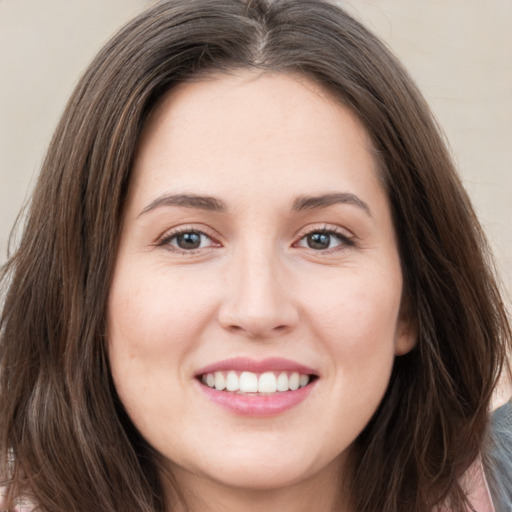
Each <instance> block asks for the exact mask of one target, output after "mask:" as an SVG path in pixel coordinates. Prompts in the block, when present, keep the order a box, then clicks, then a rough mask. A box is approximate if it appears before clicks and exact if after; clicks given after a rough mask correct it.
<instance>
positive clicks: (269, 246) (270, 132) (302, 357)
mask: <svg viewBox="0 0 512 512" xmlns="http://www.w3.org/2000/svg"><path fill="white" fill-rule="evenodd" d="M401 297H402V275H401V269H400V261H399V256H398V253H397V248H396V241H395V237H394V230H393V225H392V221H391V214H390V208H389V204H388V200H387V197H386V194H385V193H384V191H383V188H382V186H381V184H380V181H379V178H378V171H377V168H376V163H375V160H374V158H373V156H372V152H371V146H370V142H369V140H368V137H367V134H366V133H365V130H364V129H363V127H362V126H361V124H360V123H359V122H358V120H357V119H356V118H355V116H354V115H353V114H352V113H351V112H350V111H349V110H348V109H347V108H346V107H344V106H343V105H342V104H341V103H340V102H339V101H337V100H336V99H334V98H333V97H332V96H330V94H329V93H327V92H326V91H324V90H323V89H322V88H321V87H319V86H318V85H316V84H315V83H313V82H311V81H309V80H308V79H306V78H303V77H301V76H298V75H285V74H256V73H252V72H248V71H247V72H237V73H234V74H231V75H218V76H214V77H209V78H206V79H204V80H201V81H198V82H194V83H186V84H182V85H180V86H179V87H177V88H176V89H174V90H173V91H171V92H170V93H169V94H168V95H167V96H166V98H165V99H164V100H163V101H162V102H161V104H160V105H159V106H158V108H157V110H156V111H155V112H154V113H153V115H152V117H151V118H150V120H149V123H148V124H147V126H146V127H145V130H144V133H143V136H142V139H141V141H140V145H139V148H138V152H137V158H136V162H135V168H134V177H133V181H132V184H131V188H130V194H129V198H128V203H127V209H126V213H125V218H124V223H123V227H122V234H121V243H120V247H119V252H118V256H117V263H116V268H115V275H114V279H113V282H112V287H111V291H110V297H109V305H108V326H109V328H108V339H109V357H110V362H111V367H112V374H113V378H114V382H115V385H116V389H117V391H118V393H119V396H120V399H121V400H122V402H123V404H124V406H125V408H126V410H127V412H128V414H129V416H130V417H131V419H132V421H133V423H134V424H135V426H136V427H137V428H138V430H139V431H140V432H141V434H142V435H143V436H144V438H145V439H146V440H147V442H148V443H149V444H150V445H151V446H153V447H154V448H155V450H156V451H157V453H158V454H159V457H160V459H161V462H162V464H163V466H164V468H165V471H164V472H165V473H171V474H172V475H173V478H174V480H175V482H176V483H177V486H178V487H179V489H180V491H181V492H182V494H183V496H184V497H185V499H186V501H187V504H188V506H189V508H190V510H192V511H194V512H197V511H204V510H208V511H209V512H218V511H225V512H228V511H230V512H231V511H233V512H234V511H236V512H248V511H251V512H256V511H267V512H268V511H277V510H279V511H280V512H300V511H303V512H305V511H311V510H315V511H316V512H327V511H332V510H335V509H336V510H338V511H348V510H349V508H348V504H347V500H345V499H344V498H343V496H341V498H340V478H341V476H342V475H343V473H344V471H345V470H346V469H347V468H346V456H347V454H348V453H349V450H350V447H351V445H352V443H353V442H354V440H355V438H356V437H357V436H358V434H359V433H360V432H361V431H362V430H363V429H364V427H365V425H366V424H367V423H368V421H369V420H370V418H371V416H372V415H373V413H374V412H375V410H376V409H377V407H378V405H379V403H380V401H381V399H382V396H383V394H384V392H385V390H386V387H387V385H388V381H389V377H390V373H391V369H392V365H393V361H394V358H395V356H397V355H401V354H404V353H405V352H407V351H409V350H410V349H411V348H412V346H413V344H414V332H413V330H412V329H411V328H410V326H409V324H408V322H407V321H406V319H404V318H402V315H401V311H400V304H401ZM275 358H279V360H278V361H276V359H275ZM226 360H227V363H226ZM283 360H284V361H285V362H283ZM230 365H231V366H232V367H233V368H230ZM215 370H218V371H217V374H220V375H221V376H220V377H219V376H218V375H215ZM230 370H232V372H230ZM243 370H250V372H249V377H248V378H249V380H251V379H252V380H254V379H256V381H257V380H258V378H260V377H261V374H262V373H266V374H267V378H268V379H269V380H270V384H269V385H270V389H271V391H270V392H267V393H257V392H251V393H247V392H245V393H241V394H240V393H236V392H234V391H226V390H215V389H212V386H215V385H217V384H219V382H218V381H217V382H214V381H215V377H216V376H217V377H218V379H221V380H222V379H224V378H227V377H228V373H231V374H232V375H231V377H233V375H234V376H235V377H239V375H240V374H241V372H242V371H243ZM295 370H296V371H295ZM282 373H284V374H285V375H286V377H289V381H287V382H288V384H289V387H291V388H294V387H295V385H292V383H291V381H292V379H293V377H292V373H297V377H298V378H301V379H300V380H301V383H300V385H302V386H304V387H300V388H299V389H298V390H294V389H291V390H288V391H278V392H274V391H273V389H272V386H276V384H275V382H276V379H278V378H279V376H280V374H282ZM208 374H209V376H208ZM254 376H255V377H254ZM208 379H209V384H208V382H207V381H208ZM273 379H274V380H273ZM244 386H245V384H244ZM219 387H222V383H221V384H219ZM244 389H245V388H244ZM265 389H266V388H265ZM287 389H288V388H287ZM242 391H243V390H242ZM219 397H220V398H219ZM290 397H292V398H290ZM167 491H168V495H169V499H170V500H171V498H172V495H173V493H172V486H171V485H170V484H169V485H168V489H167ZM172 510H173V511H174V510H177V508H173V509H172Z"/></svg>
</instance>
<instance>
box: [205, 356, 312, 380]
mask: <svg viewBox="0 0 512 512" xmlns="http://www.w3.org/2000/svg"><path fill="white" fill-rule="evenodd" d="M229 370H235V371H241V372H244V371H246V372H253V373H264V372H272V371H274V372H279V371H289V372H298V373H302V374H305V375H318V372H316V371H315V370H314V369H313V368H310V367H309V366H306V365H303V364H300V363H297V362H296V361H292V360H291V359H284V358H281V357H270V358H266V359H261V360H256V359H251V358H247V357H235V358H230V359H224V360H222V361H217V362H216V363H212V364H209V365H207V366H205V367H203V368H201V369H200V370H199V371H197V372H196V377H199V376H201V375H204V374H205V373H214V372H222V371H229Z"/></svg>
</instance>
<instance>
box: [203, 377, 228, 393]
mask: <svg viewBox="0 0 512 512" xmlns="http://www.w3.org/2000/svg"><path fill="white" fill-rule="evenodd" d="M206 383H208V379H206ZM210 387H211V386H210ZM215 389H216V390H217V391H222V390H223V389H226V379H225V378H224V374H223V373H222V372H215Z"/></svg>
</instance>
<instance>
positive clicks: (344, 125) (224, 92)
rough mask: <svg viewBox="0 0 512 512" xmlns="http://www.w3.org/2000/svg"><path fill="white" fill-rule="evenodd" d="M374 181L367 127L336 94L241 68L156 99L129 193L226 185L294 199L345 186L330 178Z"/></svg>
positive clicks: (356, 183) (290, 77)
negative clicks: (263, 188) (272, 190)
mask: <svg viewBox="0 0 512 512" xmlns="http://www.w3.org/2000/svg"><path fill="white" fill-rule="evenodd" d="M377 175H378V173H377V164H376V159H375V158H374V152H373V149H372V145H371V142H370V140H369V137H368V135H367V132H366V130H365V129H364V127H363V125H362V124H361V123H360V122H359V120H358V119H357V117H356V116H355V115H354V114H353V113H352V111H351V110H350V109H349V108H347V107H346V106H345V105H343V104H342V102H341V101H340V100H339V99H337V98H335V97H334V95H333V94H331V93H330V92H328V91H327V90H325V89H324V88H323V87H321V86H320V85H318V84H317V83H316V82H314V81H312V80H310V79H308V78H306V77H303V76H301V75H297V74H282V73H256V72H252V71H241V72H236V73H234V74H229V75H227V74H223V75H211V76H207V77H205V78H203V79H201V80H199V81H194V82H187V83H183V84H180V85H179V86H177V87H176V88H174V89H173V90H171V91H170V92H169V93H168V94H167V95H166V96H165V97H164V98H163V99H162V101H161V102H160V104H159V105H158V106H157V108H156V109H155V111H154V112H153V114H152V116H151V117H150V119H149V120H148V123H147V125H146V126H145V129H144V131H143V134H142V137H141V140H140V142H139V147H138V151H137V156H136V161H135V167H134V180H133V182H134V187H133V188H139V189H140V188H141V187H143V188H144V189H147V188H148V187H149V188H153V189H155V190H156V189H159V190H161V191H165V190H166V189H168V188H169V187H172V188H175V187H178V188H181V189H182V190H179V191H180V192H186V191H188V190H187V189H189V188H194V192H196V191H197V192H201V193H211V191H212V190H213V191H215V192H219V193H222V192H223V190H222V188H223V184H224V185H226V186H227V187H228V188H230V190H231V191H232V188H233V185H234V184H237V185H238V186H239V188H241V187H242V186H244V187H246V188H247V189H248V190H249V191H251V190H255V188H257V186H258V185H262V184H265V183H266V184H267V185H268V186H269V187H271V185H272V184H275V185H276V186H278V185H280V186H286V188H287V189H288V190H289V192H290V194H293V193H295V194H296V195H299V194H303V193H304V192H306V190H304V189H305V188H306V189H310V188H314V187H315V186H318V189H319V190H307V191H308V192H311V193H316V192H318V193H325V192H326V190H325V187H326V186H329V183H330V184H331V185H332V186H338V185H339V186H343V185H344V184H343V183H334V182H333V180H334V181H336V180H341V181H343V180H344V181H345V182H347V183H348V184H349V185H350V186H352V187H355V188H356V189H357V188H359V187H360V186H362V185H366V186H367V185H368V183H369V182H371V185H372V187H373V188H379V189H380V185H379V184H378V181H379V180H378V178H377ZM197 187H199V188H201V189H202V190H196V188H197ZM320 189H321V190H320ZM381 192H382V191H381Z"/></svg>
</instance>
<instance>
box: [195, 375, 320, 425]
mask: <svg viewBox="0 0 512 512" xmlns="http://www.w3.org/2000/svg"><path fill="white" fill-rule="evenodd" d="M197 384H198V385H199V387H200V388H201V391H202V392H203V393H204V394H205V395H206V396H207V397H208V398H209V399H210V400H211V401H212V402H214V403H215V404H217V405H219V406H220V407H223V408H224V409H227V410H229V411H231V412H234V413H235V414H238V415H241V416H277V415H278V414H282V413H283V412H285V411H288V410H289V409H291V408H292V407H295V406H296V405H298V404H300V403H301V402H303V401H304V400H305V399H306V398H307V396H308V395H309V393H310V392H311V390H312V388H313V387H314V386H315V384H316V380H315V381H313V382H312V383H310V384H308V385H307V386H304V387H303V388H299V389H297V390H296V391H283V392H278V393H274V394H269V395H239V394H236V393H231V392H229V391H217V390H216V389H213V388H210V387H208V386H205V385H204V384H201V383H200V382H197Z"/></svg>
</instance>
